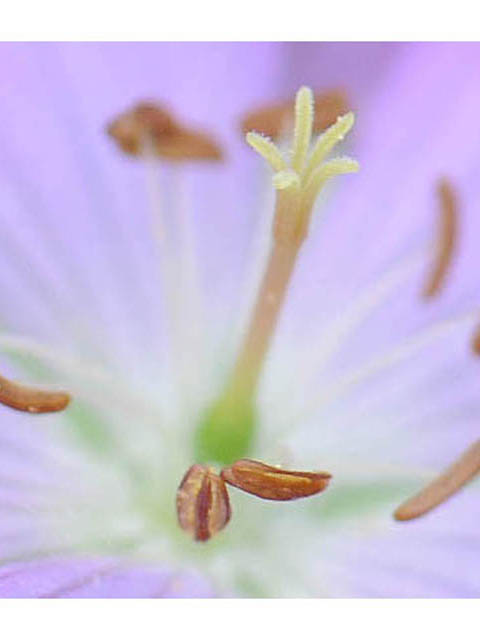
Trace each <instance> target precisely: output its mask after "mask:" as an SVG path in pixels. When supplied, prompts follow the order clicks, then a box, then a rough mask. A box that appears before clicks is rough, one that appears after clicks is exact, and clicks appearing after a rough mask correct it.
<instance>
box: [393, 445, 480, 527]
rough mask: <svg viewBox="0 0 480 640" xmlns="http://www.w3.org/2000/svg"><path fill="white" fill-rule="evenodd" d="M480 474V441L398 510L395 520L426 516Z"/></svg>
mask: <svg viewBox="0 0 480 640" xmlns="http://www.w3.org/2000/svg"><path fill="white" fill-rule="evenodd" d="M479 472H480V440H477V441H476V442H474V444H472V445H471V446H470V447H469V448H468V449H467V450H466V451H465V452H464V453H463V454H462V455H461V456H460V458H458V460H456V461H455V462H454V463H453V464H452V465H451V466H450V467H449V468H448V469H447V470H446V471H444V473H442V474H441V475H439V476H438V477H437V478H435V480H433V481H432V482H431V483H430V484H428V485H427V486H426V487H425V488H424V489H422V490H421V491H420V492H419V493H417V494H416V495H415V496H413V497H412V498H409V499H408V500H407V501H406V502H404V503H403V504H401V505H400V506H399V507H398V509H396V511H395V513H394V514H393V515H394V518H395V520H413V519H415V518H419V517H420V516H423V515H425V514H426V513H428V512H429V511H431V510H432V509H434V508H435V507H438V506H439V505H440V504H442V503H443V502H445V500H447V499H448V498H450V497H451V496H453V495H454V494H455V493H458V491H460V489H461V488H462V487H464V486H465V485H466V484H467V483H468V482H470V481H471V480H472V479H473V478H474V477H475V476H476V475H477V474H478V473H479Z"/></svg>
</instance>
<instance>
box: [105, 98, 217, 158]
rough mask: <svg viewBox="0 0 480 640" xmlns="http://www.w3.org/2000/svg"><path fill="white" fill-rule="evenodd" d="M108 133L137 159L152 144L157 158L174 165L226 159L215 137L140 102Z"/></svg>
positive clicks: (114, 123)
mask: <svg viewBox="0 0 480 640" xmlns="http://www.w3.org/2000/svg"><path fill="white" fill-rule="evenodd" d="M107 132H108V134H109V135H110V136H111V137H112V138H113V139H114V140H115V141H116V142H117V144H118V145H119V147H120V149H122V151H124V152H125V153H128V154H130V155H134V156H138V155H141V154H142V153H143V152H144V150H145V146H146V145H147V144H148V146H149V148H150V149H151V151H152V153H153V154H154V155H156V156H159V157H162V158H166V159H168V160H173V161H179V162H181V161H185V160H220V159H221V158H222V151H221V149H220V147H219V146H218V144H217V143H216V141H215V140H214V139H213V138H212V137H211V136H209V135H208V134H206V133H204V132H203V131H197V130H194V129H189V128H187V127H184V126H183V125H181V124H180V123H179V122H178V121H177V120H176V119H175V118H174V117H173V116H172V115H171V114H170V113H169V112H168V111H167V110H166V109H165V108H163V107H161V106H160V105H157V104H155V103H153V102H140V103H138V104H137V105H136V106H134V107H132V108H131V109H129V110H128V111H125V112H124V113H122V114H120V115H119V116H118V117H117V118H116V119H115V120H114V121H113V122H112V123H111V124H110V125H109V126H108V127H107Z"/></svg>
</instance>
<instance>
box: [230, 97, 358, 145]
mask: <svg viewBox="0 0 480 640" xmlns="http://www.w3.org/2000/svg"><path fill="white" fill-rule="evenodd" d="M293 108H294V101H293V100H285V101H283V102H278V103H274V104H269V105H266V106H264V107H260V108H259V109H255V110H254V111H251V112H250V113H248V114H246V115H245V117H244V118H243V119H242V131H243V133H244V134H247V133H248V132H249V131H258V132H259V133H262V134H263V135H264V136H268V137H269V138H272V139H273V140H277V139H278V138H280V136H282V135H283V134H284V133H285V129H286V124H287V123H288V122H289V121H290V122H291V121H292V119H293V118H292V113H293ZM346 111H348V104H347V98H346V96H345V94H344V92H343V91H340V90H338V89H333V90H330V91H323V92H318V93H315V109H314V117H313V132H314V133H319V132H320V131H323V130H324V129H326V128H327V127H329V126H330V125H332V124H333V123H334V122H335V121H336V119H337V118H338V116H340V115H342V114H343V113H345V112H346Z"/></svg>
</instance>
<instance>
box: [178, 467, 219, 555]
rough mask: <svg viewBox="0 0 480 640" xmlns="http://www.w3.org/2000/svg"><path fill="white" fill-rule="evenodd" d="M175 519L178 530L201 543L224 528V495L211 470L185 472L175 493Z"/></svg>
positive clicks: (205, 468)
mask: <svg viewBox="0 0 480 640" xmlns="http://www.w3.org/2000/svg"><path fill="white" fill-rule="evenodd" d="M177 516H178V522H179V524H180V526H181V527H182V529H184V530H185V531H187V532H188V533H190V534H191V535H192V536H193V538H194V539H195V540H198V541H201V542H206V541H207V540H209V539H210V538H211V537H212V536H214V535H215V534H217V533H218V532H219V531H221V530H222V529H223V528H224V527H225V526H226V525H227V524H228V522H229V520H230V517H231V509H230V501H229V498H228V491H227V488H226V486H225V482H224V481H223V479H222V478H221V477H220V476H219V475H217V473H216V472H215V470H214V469H213V468H212V467H206V466H203V465H200V464H194V465H193V466H192V467H190V469H189V470H188V471H187V473H186V474H185V476H184V477H183V480H182V482H181V483H180V486H179V488H178V491H177Z"/></svg>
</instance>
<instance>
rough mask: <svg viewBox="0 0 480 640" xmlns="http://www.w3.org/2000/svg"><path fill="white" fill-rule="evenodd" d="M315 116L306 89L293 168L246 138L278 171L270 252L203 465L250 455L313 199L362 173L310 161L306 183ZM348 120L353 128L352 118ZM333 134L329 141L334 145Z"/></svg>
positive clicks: (203, 429) (209, 421) (207, 437)
mask: <svg viewBox="0 0 480 640" xmlns="http://www.w3.org/2000/svg"><path fill="white" fill-rule="evenodd" d="M312 113H313V105H312V98H311V91H310V90H309V89H307V88H306V87H302V88H301V89H300V90H299V92H298V94H297V100H296V110H295V117H296V122H295V136H294V142H293V149H292V152H291V154H292V162H291V166H288V165H287V163H286V162H285V160H284V158H283V156H282V155H281V153H280V151H279V150H278V148H277V147H276V146H275V145H274V143H273V142H271V141H269V140H267V139H266V138H264V137H263V136H260V135H259V134H256V133H249V134H247V140H248V142H249V144H250V145H251V146H252V147H253V148H254V149H256V150H257V151H258V152H259V153H260V155H262V156H263V157H264V158H265V159H266V160H267V162H269V164H270V165H271V166H272V168H273V169H274V170H275V171H276V175H275V176H274V185H275V187H276V190H277V199H276V207H275V217H274V225H273V238H272V247H271V251H270V258H269V261H268V264H267V267H266V270H265V274H264V277H263V281H262V284H261V286H260V290H259V293H258V297H257V301H256V304H255V307H254V309H253V315H252V319H251V322H250V326H249V328H248V331H247V333H246V336H245V339H244V342H243V345H242V347H241V350H240V353H239V355H238V358H237V361H236V364H235V367H234V369H233V371H232V374H231V377H230V380H229V381H228V383H227V385H226V386H225V389H224V391H223V393H222V394H221V396H220V398H219V400H218V401H217V403H216V404H215V405H214V406H213V407H212V408H211V409H210V411H209V412H208V413H207V416H206V418H205V420H204V421H203V422H202V423H201V425H200V427H199V430H198V432H197V442H196V446H197V456H198V458H199V459H200V460H205V461H209V460H217V461H219V462H222V463H227V464H230V463H231V462H232V461H233V460H236V459H239V458H241V457H243V456H244V455H245V454H246V453H247V452H248V449H249V447H250V445H251V440H252V438H253V434H254V430H255V411H254V399H255V394H256V389H257V386H258V380H259V377H260V373H261V370H262V367H263V363H264V361H265V357H266V354H267V351H268V348H269V345H270V342H271V340H272V337H273V334H274V331H275V328H276V325H277V322H278V317H279V314H280V311H281V309H282V307H283V303H284V300H285V297H286V294H287V291H288V287H289V285H290V281H291V277H292V274H293V270H294V267H295V264H296V261H297V257H298V254H299V251H300V249H301V247H302V245H303V242H304V240H305V238H306V237H307V234H308V228H309V224H310V218H311V215H312V210H313V205H314V200H315V196H316V195H317V194H318V190H319V189H320V187H321V186H322V184H323V183H324V182H325V181H326V180H327V179H328V178H329V177H331V176H333V175H336V174H338V173H344V172H351V171H356V170H358V163H356V162H355V161H353V160H350V159H349V158H341V159H337V160H332V161H331V162H330V163H326V164H325V165H321V163H319V162H317V163H315V162H314V163H313V165H312V160H310V162H309V163H308V167H311V168H312V173H313V171H315V170H318V171H319V178H318V181H317V180H315V181H314V184H313V185H312V184H310V185H308V184H307V183H306V174H305V171H306V170H305V169H304V166H305V163H306V155H307V152H308V148H309V145H310V137H311V131H312ZM350 121H351V123H353V118H352V117H350ZM350 126H351V124H350ZM342 131H343V130H342ZM335 135H336V139H340V137H342V136H343V134H342V133H341V131H337V133H336V134H335ZM335 135H333V134H332V135H331V136H330V138H329V139H331V140H333V139H334V138H335ZM333 144H334V143H332V144H331V146H333Z"/></svg>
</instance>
